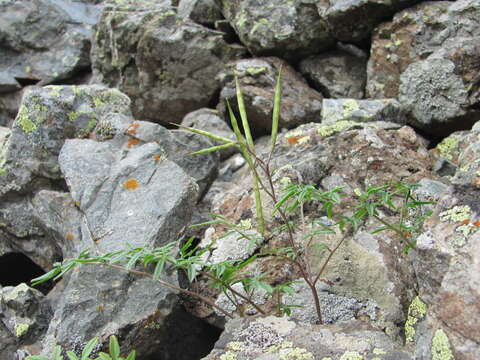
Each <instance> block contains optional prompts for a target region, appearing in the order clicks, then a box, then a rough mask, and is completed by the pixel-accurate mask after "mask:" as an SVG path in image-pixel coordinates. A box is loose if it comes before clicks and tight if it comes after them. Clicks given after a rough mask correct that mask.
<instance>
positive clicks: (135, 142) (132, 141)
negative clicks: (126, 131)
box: [127, 138, 140, 148]
mask: <svg viewBox="0 0 480 360" xmlns="http://www.w3.org/2000/svg"><path fill="white" fill-rule="evenodd" d="M138 144H140V140H138V139H135V138H130V139H128V143H127V147H129V148H131V147H134V146H136V145H138Z"/></svg>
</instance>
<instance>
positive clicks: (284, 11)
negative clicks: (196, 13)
mask: <svg viewBox="0 0 480 360" xmlns="http://www.w3.org/2000/svg"><path fill="white" fill-rule="evenodd" d="M315 3H316V1H312V0H293V1H287V0H274V1H272V0H269V1H267V0H260V1H259V0H233V1H222V11H223V14H224V16H225V18H226V19H227V20H228V21H229V22H230V24H231V25H232V27H233V28H234V29H235V31H236V33H237V34H238V37H239V38H240V41H241V42H242V43H243V44H244V45H245V46H246V47H247V48H248V49H249V50H250V52H252V53H253V54H254V55H256V56H278V57H282V58H287V59H301V58H302V57H305V56H308V55H311V54H316V53H318V52H320V51H322V50H326V49H328V48H330V47H332V45H333V43H334V42H333V38H332V36H331V35H330V30H329V28H328V25H327V23H326V21H325V20H324V19H322V18H321V17H320V15H319V14H318V11H317V8H316V5H315Z"/></svg>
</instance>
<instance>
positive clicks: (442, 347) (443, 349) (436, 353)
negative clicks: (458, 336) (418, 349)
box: [432, 329, 454, 360]
mask: <svg viewBox="0 0 480 360" xmlns="http://www.w3.org/2000/svg"><path fill="white" fill-rule="evenodd" d="M452 359H454V357H453V354H452V350H451V349H450V341H449V340H448V337H447V335H446V334H445V332H444V331H443V330H442V329H439V330H437V331H436V332H435V335H434V336H433V339H432V360H452Z"/></svg>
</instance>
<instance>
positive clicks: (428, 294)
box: [411, 185, 480, 360]
mask: <svg viewBox="0 0 480 360" xmlns="http://www.w3.org/2000/svg"><path fill="white" fill-rule="evenodd" d="M478 193H479V191H478V187H475V186H471V185H454V186H452V187H450V188H449V189H448V191H447V192H446V193H444V194H443V195H442V196H441V197H440V199H439V201H438V202H437V205H436V207H435V211H434V215H433V216H432V217H431V218H429V219H428V220H427V222H426V224H425V228H424V232H423V233H422V234H421V235H420V236H419V237H418V239H417V249H415V251H413V252H412V254H411V257H412V260H413V265H414V269H415V272H416V275H417V279H418V284H419V294H420V298H421V300H422V301H423V302H424V303H425V304H426V307H427V308H428V312H427V317H426V323H425V324H423V325H424V327H426V329H425V330H424V331H423V332H421V333H420V335H418V336H417V337H416V338H414V340H415V342H416V345H415V346H416V347H417V351H418V352H422V353H423V352H426V351H427V350H426V349H424V347H425V346H424V343H426V342H427V343H428V341H431V342H432V344H433V345H432V348H431V349H430V352H431V353H434V352H447V353H450V354H452V353H453V354H455V359H462V360H463V359H468V360H470V359H472V360H473V359H475V358H478V356H479V355H480V351H479V347H478V343H479V337H478V334H480V329H479V324H478V321H477V318H478V316H477V315H478V314H480V285H479V284H480V279H479V276H478V274H479V271H478V270H479V264H480V259H479V255H478V254H479V249H480V248H479V244H480V241H479V240H480V232H479V231H478V227H477V226H476V224H477V222H478V219H479V216H480V208H479V206H478V201H477V199H478V195H479V194H478ZM438 342H442V343H443V344H444V346H443V348H444V349H443V350H440V349H439V348H438V344H437V350H435V343H438ZM445 344H446V345H445ZM434 358H435V357H434ZM447 358H453V355H451V357H447Z"/></svg>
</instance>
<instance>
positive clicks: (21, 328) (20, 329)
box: [15, 324, 29, 337]
mask: <svg viewBox="0 0 480 360" xmlns="http://www.w3.org/2000/svg"><path fill="white" fill-rule="evenodd" d="M28 328H29V326H28V324H17V325H15V335H16V336H17V337H21V336H23V335H25V334H26V332H27V331H28Z"/></svg>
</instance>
